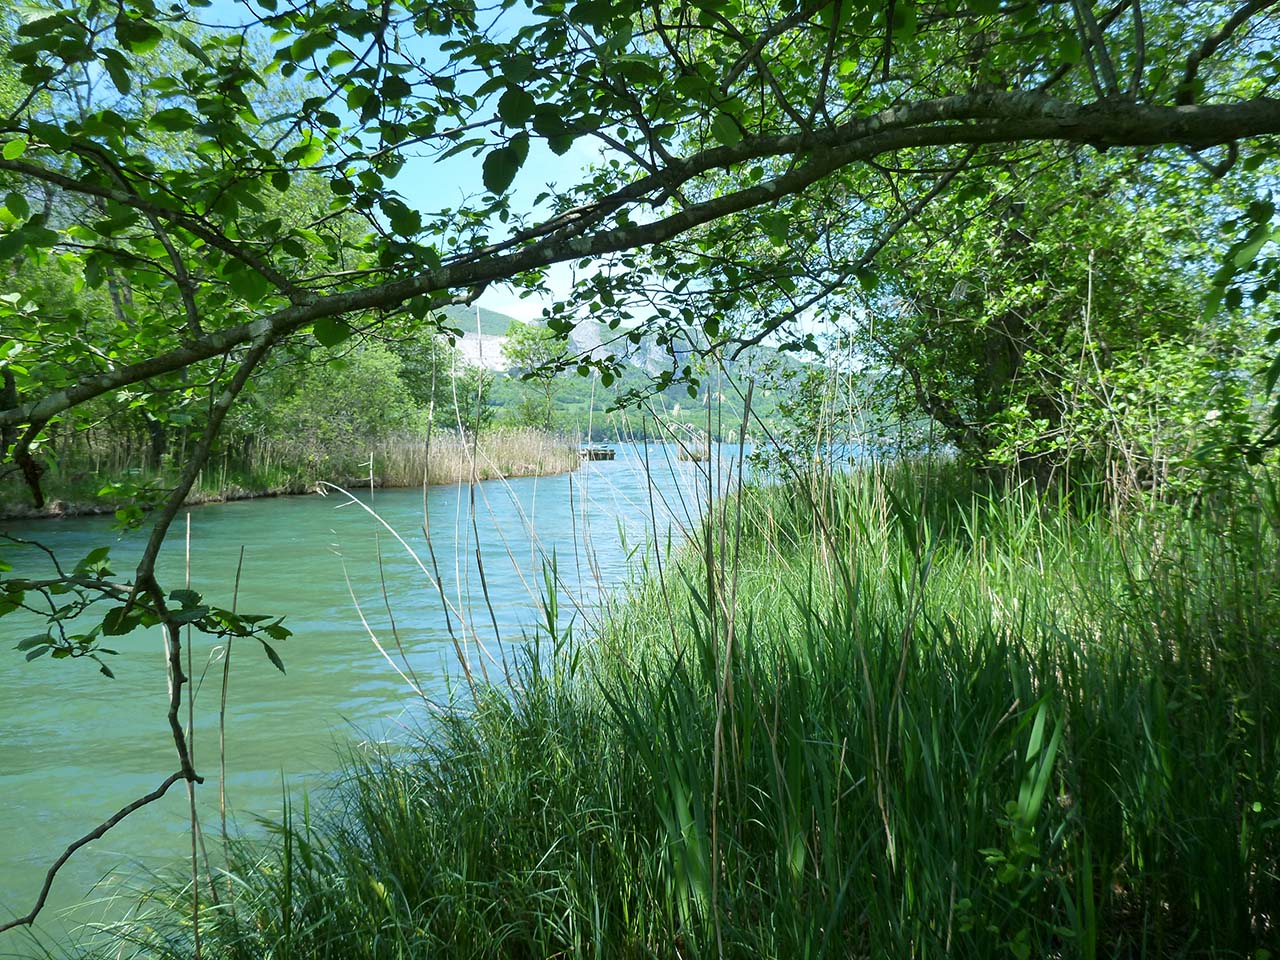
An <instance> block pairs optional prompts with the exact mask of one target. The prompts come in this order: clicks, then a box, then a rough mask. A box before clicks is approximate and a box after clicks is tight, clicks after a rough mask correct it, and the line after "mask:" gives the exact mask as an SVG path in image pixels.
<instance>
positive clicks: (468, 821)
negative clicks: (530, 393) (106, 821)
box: [117, 471, 1280, 960]
mask: <svg viewBox="0 0 1280 960" xmlns="http://www.w3.org/2000/svg"><path fill="white" fill-rule="evenodd" d="M1263 489H1264V490H1265V488H1263ZM720 516H721V518H722V521H723V522H722V523H721V524H720V525H718V526H715V527H713V528H712V529H711V530H710V531H709V533H708V536H706V537H705V538H704V539H703V540H702V541H701V544H702V546H701V552H699V551H698V550H694V551H693V552H691V553H689V554H687V555H686V556H684V557H683V558H682V559H681V560H680V561H679V563H678V564H677V565H676V566H674V567H668V568H666V569H664V570H663V571H662V573H661V575H659V574H658V571H657V570H654V571H652V573H653V576H651V577H649V578H647V579H646V580H644V581H643V582H642V583H640V584H638V585H637V586H636V587H635V588H634V589H633V591H632V594H631V597H630V600H629V602H628V603H626V604H624V605H622V606H621V607H620V608H618V609H616V610H615V613H614V616H613V619H612V620H611V621H610V622H609V624H608V625H607V626H606V628H605V629H604V630H603V632H602V633H601V634H600V635H599V636H598V637H594V638H591V639H590V640H589V641H588V640H587V639H586V638H584V637H583V636H582V635H581V634H580V633H573V632H572V631H570V630H569V629H568V628H567V626H566V625H565V624H563V623H562V622H560V621H559V619H558V617H557V614H556V611H555V608H554V607H552V608H550V609H549V610H548V611H547V618H546V628H545V630H544V635H543V636H542V639H541V640H540V641H539V642H536V643H531V644H530V645H529V646H528V647H527V648H526V659H525V661H524V664H523V666H522V668H521V669H520V670H519V671H518V672H517V674H516V676H515V678H514V682H513V685H512V686H511V687H510V688H507V687H496V686H495V687H481V688H479V689H478V691H477V700H476V704H475V707H474V708H473V709H469V710H467V711H465V712H451V713H445V714H444V715H443V716H441V717H440V718H439V719H438V720H437V721H435V722H434V723H433V725H432V726H431V728H430V730H429V731H428V732H427V733H426V734H424V736H423V738H422V739H421V740H420V741H419V742H418V744H417V745H416V746H414V747H410V748H403V747H396V748H394V749H391V748H388V749H385V750H382V751H378V750H373V751H371V752H366V753H363V754H360V755H358V756H357V757H355V758H354V759H353V760H352V761H351V767H350V769H349V771H348V773H347V775H346V777H345V779H344V782H345V786H344V787H343V788H342V790H341V791H340V792H339V795H338V797H339V802H338V803H337V804H336V805H334V806H331V807H330V808H329V809H328V810H326V811H324V812H320V811H317V810H316V809H315V808H314V807H313V808H312V809H311V810H310V811H308V812H307V813H306V814H305V815H293V816H289V815H286V819H285V821H284V822H283V824H282V825H281V827H280V830H279V833H278V835H277V836H276V837H275V838H274V839H273V840H271V841H269V842H267V843H244V844H237V845H234V846H233V847H232V849H231V850H230V851H228V855H229V862H228V866H227V870H228V872H229V874H230V875H231V876H233V877H234V878H235V880H234V886H235V891H236V893H235V902H234V909H229V908H228V907H227V905H226V904H224V905H223V907H222V908H220V909H206V911H205V912H204V913H203V914H202V916H201V920H200V924H201V933H202V949H203V955H204V956H206V957H228V958H229V957H238V956H265V955H271V956H275V957H281V958H288V957H309V958H311V957H315V958H324V957H334V958H336V957H343V958H360V957H367V958H370V960H372V958H375V957H379V958H380V957H388V956H406V957H407V956H427V955H429V956H441V957H445V956H448V957H466V958H479V957H493V958H499V957H510V956H552V955H555V956H566V957H569V956H572V957H587V956H658V957H701V956H717V955H718V956H735V957H736V956H741V957H748V956H749V957H779V958H780V957H792V956H832V957H844V956H850V955H855V956H861V955H869V956H879V955H883V956H900V957H924V956H947V957H973V958H989V957H994V956H1007V955H1012V956H1015V957H1033V956H1068V955H1070V956H1081V957H1094V956H1131V955H1132V956H1138V955H1142V956H1147V957H1173V956H1179V957H1187V956H1196V957H1228V956H1230V957H1257V956H1262V955H1264V954H1263V952H1262V951H1263V950H1264V948H1265V947H1266V945H1268V944H1274V942H1275V937H1276V935H1277V923H1278V922H1280V918H1277V915H1276V914H1275V912H1274V911H1275V904H1276V903H1280V739H1278V738H1276V737H1274V736H1273V735H1272V731H1274V729H1275V728H1276V724H1277V723H1280V643H1278V642H1277V637H1276V633H1275V628H1274V624H1275V623H1277V622H1280V596H1277V594H1276V592H1275V590H1274V584H1275V583H1276V582H1280V549H1278V547H1280V545H1278V544H1277V531H1280V509H1278V504H1277V503H1276V501H1275V499H1274V497H1270V498H1268V496H1267V495H1266V494H1265V492H1262V493H1257V494H1255V495H1254V496H1252V497H1250V498H1248V502H1243V501H1241V502H1235V503H1232V502H1224V503H1222V504H1217V505H1215V509H1213V510H1209V509H1204V510H1202V511H1200V512H1198V513H1197V515H1196V516H1194V517H1186V516H1176V515H1173V514H1172V513H1168V512H1149V513H1148V512H1135V513H1133V514H1130V515H1124V516H1116V515H1114V514H1112V513H1110V512H1108V511H1105V510H1101V509H1090V508H1088V507H1086V506H1082V505H1081V504H1080V503H1078V502H1077V503H1072V502H1068V501H1066V500H1062V501H1061V502H1058V503H1056V504H1051V503H1048V502H1046V500H1045V499H1043V498H1041V497H1035V496H1032V495H1030V494H1029V493H1025V492H1020V491H989V490H988V491H984V490H974V489H973V488H971V487H969V486H967V481H965V480H963V478H957V477H938V476H932V477H929V478H928V479H927V480H926V479H925V478H923V477H922V476H921V475H919V474H918V473H914V472H911V471H899V472H896V473H891V474H859V475H856V476H853V477H850V478H835V479H834V480H831V479H829V480H826V481H823V482H821V483H817V484H807V483H806V484H800V485H793V486H791V487H790V488H788V489H781V490H765V491H755V492H749V493H748V495H747V496H746V497H744V499H743V500H742V504H741V511H740V512H739V511H738V509H737V506H736V505H734V507H733V509H732V510H730V511H727V512H725V513H723V514H721V515H720ZM189 904H190V890H189V889H185V888H183V887H182V885H181V884H179V885H177V886H175V887H174V888H172V889H171V890H170V891H168V892H167V893H165V894H162V895H160V899H159V900H156V901H153V902H152V905H151V909H150V911H149V912H148V913H147V915H146V916H145V917H142V918H141V919H138V920H135V921H133V922H131V923H130V924H127V925H125V926H124V927H122V928H121V929H120V930H118V931H117V933H118V934H119V935H120V936H122V937H127V938H128V939H129V940H130V942H135V943H139V945H140V949H141V952H142V955H145V956H156V957H159V956H165V957H172V956H188V955H190V954H191V950H192V943H191V916H190V909H189Z"/></svg>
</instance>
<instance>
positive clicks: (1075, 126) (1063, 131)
mask: <svg viewBox="0 0 1280 960" xmlns="http://www.w3.org/2000/svg"><path fill="white" fill-rule="evenodd" d="M1274 133H1280V100H1274V99H1269V98H1262V97H1260V98H1256V99H1253V100H1248V101H1245V102H1242V103H1231V104H1211V105H1196V104H1192V105H1186V106H1177V107H1161V106H1149V105H1139V104H1134V103H1129V102H1126V101H1122V100H1103V101H1096V102H1094V103H1086V104H1077V103H1066V102H1063V101H1061V100H1057V99H1055V98H1053V97H1050V96H1047V95H1045V94H1042V93H1028V92H1015V93H1008V92H994V93H982V94H966V95H963V96H957V97H948V98H943V99H940V100H930V101H924V102H921V103H916V104H909V105H906V106H902V107H895V108H891V109H888V110H884V111H881V112H879V113H877V114H874V115H872V116H870V117H866V118H860V119H855V120H851V121H849V122H847V123H844V124H840V125H838V126H835V127H830V128H827V129H824V130H821V131H818V132H816V133H813V134H804V133H789V134H783V135H778V136H760V137H747V138H744V139H743V140H742V141H741V142H739V143H737V144H734V145H732V146H722V147H716V148H713V149H710V150H705V151H702V152H701V153H698V154H695V155H693V156H691V157H689V158H687V159H685V160H682V161H679V162H677V163H674V164H671V165H670V166H669V168H668V169H667V170H666V171H664V172H662V173H660V174H652V175H649V176H646V177H643V178H641V179H640V180H638V181H636V182H634V183H632V184H629V185H627V186H625V187H622V188H621V189H619V190H617V191H615V192H614V193H613V194H612V195H610V196H608V197H605V198H603V199H602V200H601V201H599V204H598V205H597V210H596V211H594V212H593V213H592V214H591V215H590V216H591V217H592V219H594V218H595V216H596V215H598V213H599V212H600V211H601V210H603V211H612V210H616V209H619V208H621V207H622V206H625V205H626V204H627V203H630V202H634V201H636V200H640V199H643V198H645V197H647V196H649V195H651V194H652V193H654V192H663V193H669V192H670V191H671V190H674V189H678V188H679V187H680V186H681V185H682V184H685V183H687V182H689V181H690V180H692V179H694V178H695V177H697V176H699V175H701V174H704V173H708V172H710V171H713V170H717V169H723V168H732V167H734V166H736V165H738V164H741V163H743V162H745V161H748V160H753V159H763V158H766V157H778V156H808V157H809V159H808V161H807V162H805V163H803V164H801V165H799V166H797V167H794V168H793V169H791V170H789V171H788V172H786V173H784V174H781V175H779V176H777V177H775V178H773V179H771V180H766V181H762V182H761V183H759V184H756V185H755V186H752V187H748V188H745V189H742V190H737V191H733V192H731V193H727V194H724V195H722V196H719V197H715V198H713V199H711V200H707V201H704V202H701V203H696V204H693V205H690V206H687V207H685V208H683V209H681V210H679V211H678V212H676V213H673V214H671V215H669V216H667V217H664V218H661V219H658V220H654V221H651V222H649V223H641V224H632V225H628V226H625V227H616V228H613V229H607V230H599V231H597V232H595V233H591V234H586V235H580V236H573V237H568V238H561V237H559V236H558V235H556V234H551V235H548V236H545V237H543V238H541V239H539V240H538V241H535V242H533V243H531V244H529V245H528V246H526V247H523V248H520V249H518V250H515V251H513V252H510V253H507V254H504V255H501V256H496V257H492V258H486V259H482V260H478V261H472V262H467V263H457V264H449V265H446V266H442V267H439V268H437V269H434V270H427V271H424V272H422V273H419V274H416V275H414V276H410V277H405V278H402V279H399V280H391V281H387V282H385V283H382V284H378V285H375V286H372V287H367V288H365V289H361V290H352V291H347V292H342V293H335V294H331V295H328V296H323V297H311V298H309V299H301V300H300V302H299V303H296V304H293V305H291V306H289V307H286V308H283V309H281V310H278V311H276V312H274V313H271V314H268V315H267V316H264V317H261V318H259V319H258V320H255V321H252V322H250V323H243V324H237V325H235V326H233V327H227V328H225V329H223V330H218V331H214V332H211V333H209V334H207V335H206V336H205V337H202V338H200V339H198V340H195V341H193V342H190V343H187V344H184V345H182V346H180V347H177V348H175V349H173V350H170V351H167V352H165V353H162V354H159V355H157V356H155V357H151V358H148V359H147V360H144V361H141V362H139V363H136V364H133V365H130V366H124V367H120V368H117V369H115V370H109V371H105V372H103V373H100V374H97V375H95V376H93V377H89V378H86V379H85V380H83V381H81V382H80V383H78V384H76V385H74V386H72V387H68V388H66V389H63V390H60V391H57V392H56V393H54V394H51V395H49V396H46V397H44V398H42V399H40V400H37V401H35V402H33V403H28V404H24V405H22V406H19V407H16V408H13V409H9V410H3V411H0V427H3V426H8V425H12V424H15V423H30V422H32V421H33V420H39V419H48V418H50V417H52V416H55V415H57V414H58V413H61V412H62V411H64V410H67V409H69V408H71V407H73V406H75V405H77V404H79V403H82V402H84V401H85V400H88V399H91V398H93V397H95V396H99V395H101V394H103V393H106V392H109V391H111V390H115V389H118V388H120V387H122V386H125V385H128V384H131V383H136V382H139V381H141V380H145V379H148V378H149V377H153V376H157V375H159V374H163V373H167V372H170V371H173V370H178V369H181V368H182V367H185V366H189V365H190V364H192V363H196V362H199V361H200V360H205V359H208V358H210V357H214V356H218V355H221V354H225V353H226V352H227V351H228V350H230V349H231V348H233V347H235V346H238V345H240V344H244V343H248V342H249V341H251V340H253V339H256V338H258V337H260V336H268V337H270V338H271V339H278V338H279V337H280V336H283V335H286V334H288V333H291V332H294V331H296V330H299V329H301V328H303V327H305V326H307V325H308V324H310V323H313V322H314V321H316V320H318V319H321V318H323V317H333V316H341V315H343V314H349V313H357V312H360V311H364V310H372V309H385V308H388V307H394V306H396V305H398V304H400V303H403V302H404V301H405V300H408V299H411V298H413V297H417V296H422V295H429V294H439V295H440V296H439V301H438V302H439V305H444V304H445V303H448V302H455V301H454V300H451V298H449V297H448V296H447V295H445V294H444V293H443V291H447V290H450V289H459V288H464V287H465V288H472V289H473V290H474V289H475V288H478V287H480V286H482V285H484V284H488V283H491V282H501V281H504V280H507V279H509V278H511V277H513V276H516V275H518V274H520V273H523V272H525V271H529V270H536V269H540V268H542V267H546V266H550V265H551V264H554V263H560V262H563V261H567V260H572V259H577V258H582V257H593V256H603V255H606V254H610V253H617V252H620V251H623V250H629V249H634V248H637V247H642V246H647V245H650V244H654V243H661V242H664V241H666V240H670V239H671V238H673V237H675V236H678V235H679V234H681V233H684V232H686V231H688V230H691V229H693V228H695V227H698V226H701V225H702V224H706V223H710V222H712V221H714V220H718V219H720V218H722V217H725V216H728V215H730V214H733V213H737V212H739V211H742V210H747V209H750V208H751V207H756V206H762V205H764V204H769V203H773V202H776V201H777V200H778V199H780V198H781V197H785V196H789V195H791V194H794V193H797V192H799V191H801V190H803V189H805V188H806V187H808V186H810V185H811V184H813V183H816V182H818V181H819V180H821V179H822V178H823V177H826V176H828V175H830V174H831V173H833V172H834V171H836V170H839V169H841V168H843V167H846V166H849V165H852V164H855V163H858V162H861V161H865V160H869V159H872V158H874V157H877V156H880V155H881V154H885V153H891V152H893V151H896V150H906V149H911V148H916V147H939V146H951V145H962V144H970V145H978V144H997V143H1013V142H1028V141H1036V140H1061V141H1066V142H1071V143H1083V144H1090V145H1092V146H1094V147H1096V148H1098V149H1106V148H1108V147H1118V146H1153V145H1160V144H1183V145H1186V146H1190V147H1193V148H1195V147H1206V146H1211V145H1214V144H1219V143H1228V142H1231V141H1233V140H1237V139H1241V138H1246V137H1252V136H1259V135H1264V134H1274ZM11 166H12V164H11V163H6V162H0V169H8V168H11ZM37 169H38V168H37ZM20 172H29V171H20ZM39 172H40V173H46V172H48V171H42V170H40V171H39ZM471 296H472V297H474V294H471ZM463 302H466V298H465V297H464V300H463Z"/></svg>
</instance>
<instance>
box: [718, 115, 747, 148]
mask: <svg viewBox="0 0 1280 960" xmlns="http://www.w3.org/2000/svg"><path fill="white" fill-rule="evenodd" d="M711 133H712V135H713V136H715V138H716V139H717V140H719V141H720V142H721V143H723V144H724V145H725V146H726V147H731V146H733V145H734V144H735V143H738V142H740V141H741V140H742V131H741V130H739V129H738V124H737V122H736V121H735V120H734V119H733V117H731V116H729V115H728V114H727V113H717V114H716V116H715V119H714V120H712V121H711Z"/></svg>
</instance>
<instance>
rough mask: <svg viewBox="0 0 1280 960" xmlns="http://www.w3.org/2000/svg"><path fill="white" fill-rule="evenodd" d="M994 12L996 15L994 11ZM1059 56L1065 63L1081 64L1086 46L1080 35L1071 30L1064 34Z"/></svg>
mask: <svg viewBox="0 0 1280 960" xmlns="http://www.w3.org/2000/svg"><path fill="white" fill-rule="evenodd" d="M992 12H993V13H994V11H992ZM1058 56H1059V58H1060V59H1061V61H1062V62H1063V63H1067V64H1074V63H1079V62H1080V58H1081V57H1082V56H1084V44H1082V43H1081V42H1080V37H1079V35H1077V34H1075V33H1073V32H1071V31H1069V30H1068V31H1067V32H1066V33H1064V34H1063V35H1062V43H1061V45H1060V46H1059V47H1058Z"/></svg>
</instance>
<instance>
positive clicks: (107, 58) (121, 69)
mask: <svg viewBox="0 0 1280 960" xmlns="http://www.w3.org/2000/svg"><path fill="white" fill-rule="evenodd" d="M101 58H102V66H103V67H104V68H105V69H106V71H107V76H109V77H110V78H111V83H112V84H113V85H114V86H115V88H116V90H117V91H119V93H120V94H121V95H123V96H128V94H129V91H130V90H131V89H132V88H133V81H132V79H131V78H130V76H129V61H127V60H126V59H125V58H124V56H123V55H121V53H120V51H119V50H103V51H102V54H101Z"/></svg>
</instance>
